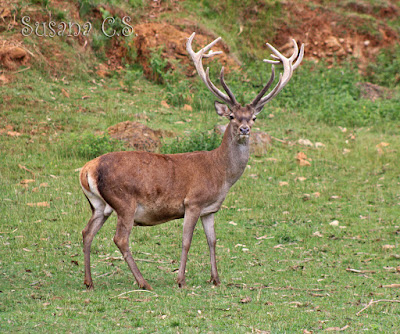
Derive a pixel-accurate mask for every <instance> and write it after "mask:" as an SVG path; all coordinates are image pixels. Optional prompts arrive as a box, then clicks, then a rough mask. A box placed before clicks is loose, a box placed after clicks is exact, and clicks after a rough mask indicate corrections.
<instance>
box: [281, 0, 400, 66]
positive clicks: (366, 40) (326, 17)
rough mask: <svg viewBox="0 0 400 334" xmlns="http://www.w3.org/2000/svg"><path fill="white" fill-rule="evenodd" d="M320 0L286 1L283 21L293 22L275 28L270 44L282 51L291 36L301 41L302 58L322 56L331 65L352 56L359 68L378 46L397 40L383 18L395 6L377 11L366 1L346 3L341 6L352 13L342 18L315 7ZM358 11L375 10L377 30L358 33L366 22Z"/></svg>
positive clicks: (398, 12) (390, 15)
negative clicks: (284, 19) (303, 51)
mask: <svg viewBox="0 0 400 334" xmlns="http://www.w3.org/2000/svg"><path fill="white" fill-rule="evenodd" d="M320 2H321V1H317V0H316V1H304V2H302V3H300V2H297V1H290V2H287V3H286V4H285V11H286V12H287V19H286V20H287V22H293V23H294V24H286V23H283V24H282V25H281V26H280V27H279V28H278V31H277V33H276V37H275V40H274V43H275V44H276V45H277V46H278V47H281V49H282V48H283V51H285V49H286V50H289V49H291V48H292V46H291V43H289V39H290V38H294V39H295V40H297V41H299V42H302V43H304V44H305V50H306V53H305V57H306V58H308V59H313V60H315V61H319V60H322V59H323V60H325V61H326V62H327V63H328V64H329V63H330V64H332V63H333V62H334V61H335V60H337V61H341V60H345V59H347V58H348V57H354V58H355V59H357V60H358V63H359V67H360V69H361V70H364V69H365V68H366V66H367V65H368V63H369V62H371V59H374V58H375V56H376V55H377V54H378V52H379V50H380V49H381V48H384V47H388V46H391V45H394V44H395V43H397V42H398V40H399V36H398V35H397V33H396V32H395V31H394V30H393V29H392V28H390V27H389V26H388V25H387V24H385V22H384V21H383V19H387V18H393V16H396V15H400V9H399V7H397V6H395V5H390V6H388V7H382V8H380V9H379V10H378V9H377V8H375V7H373V6H372V5H370V4H368V3H363V2H357V3H355V2H354V3H349V4H348V5H347V6H348V8H345V9H346V10H352V11H353V13H352V14H348V16H347V17H343V15H340V14H338V13H337V12H335V11H334V10H333V9H329V8H324V7H321V6H317V5H320ZM311 5H314V8H312V7H313V6H311ZM358 13H360V14H365V13H368V14H369V15H372V14H373V13H375V14H373V16H374V17H376V18H377V20H376V22H377V23H376V27H377V30H376V31H373V32H368V31H365V32H361V31H360V30H361V29H360V27H362V26H363V25H365V24H366V22H367V19H366V18H364V17H363V16H361V15H358Z"/></svg>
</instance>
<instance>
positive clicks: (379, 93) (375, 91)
mask: <svg viewBox="0 0 400 334" xmlns="http://www.w3.org/2000/svg"><path fill="white" fill-rule="evenodd" d="M356 86H357V87H358V88H359V89H360V92H361V97H362V98H363V99H369V100H371V101H372V102H375V101H376V100H377V99H381V98H388V99H390V98H391V94H390V91H389V90H388V89H387V88H386V87H382V86H378V85H375V84H372V83H370V82H357V83H356Z"/></svg>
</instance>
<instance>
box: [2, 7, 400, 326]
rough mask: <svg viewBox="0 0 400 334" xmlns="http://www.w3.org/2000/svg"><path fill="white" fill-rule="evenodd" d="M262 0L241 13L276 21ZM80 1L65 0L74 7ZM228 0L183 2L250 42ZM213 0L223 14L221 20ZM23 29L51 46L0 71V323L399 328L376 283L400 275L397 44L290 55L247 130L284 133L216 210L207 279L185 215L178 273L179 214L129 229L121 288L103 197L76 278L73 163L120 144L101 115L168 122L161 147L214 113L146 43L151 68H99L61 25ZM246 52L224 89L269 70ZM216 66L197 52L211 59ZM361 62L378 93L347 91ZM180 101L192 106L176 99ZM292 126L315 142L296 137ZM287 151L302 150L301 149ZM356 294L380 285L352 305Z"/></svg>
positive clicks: (201, 139)
mask: <svg viewBox="0 0 400 334" xmlns="http://www.w3.org/2000/svg"><path fill="white" fill-rule="evenodd" d="M329 2H331V1H329ZM353 2H354V1H353ZM364 2H365V1H363V3H364ZM35 3H40V4H45V3H47V2H46V1H35ZM113 3H114V4H116V5H118V4H119V2H118V1H117V0H115V1H113ZM260 3H262V4H263V5H264V6H269V7H270V8H272V12H271V13H269V12H268V13H255V14H254V19H256V18H259V17H262V18H265V17H264V16H263V15H267V16H270V18H269V19H268V20H267V18H265V19H266V20H267V24H271V25H272V24H274V19H273V17H274V15H275V16H279V15H280V14H281V11H282V9H281V2H280V1H264V2H260ZM324 3H328V1H325V2H324ZM381 3H384V2H383V1H379V4H381ZM385 3H386V2H385ZM50 4H51V3H49V5H50ZM96 4H97V2H96V1H81V2H80V6H81V7H80V8H81V11H82V10H84V8H86V7H84V6H88V7H87V8H92V7H90V6H95V5H96ZM235 4H236V3H234V2H233V1H219V2H212V1H201V2H199V3H198V4H197V5H196V2H195V1H185V2H184V3H183V5H182V6H183V9H182V11H183V13H185V12H184V11H189V10H190V12H191V13H195V14H196V15H197V16H198V20H199V22H201V23H203V24H205V23H207V24H208V23H210V26H211V27H214V28H215V31H216V33H221V34H222V35H223V36H224V38H225V36H228V37H229V38H228V39H227V42H228V44H229V45H233V48H235V49H237V50H240V49H241V47H242V45H243V52H246V51H244V50H248V49H247V48H249V46H250V45H251V44H253V43H257V44H258V43H259V41H258V38H260V37H259V36H256V34H257V31H258V30H259V29H261V26H259V25H258V24H259V23H258V21H257V22H256V25H255V26H254V27H255V28H254V29H255V30H254V35H253V31H251V30H250V27H251V26H252V23H251V22H248V23H247V22H242V23H243V24H244V28H243V32H242V33H241V34H239V35H238V31H237V30H235V29H236V27H237V26H236V25H235V24H234V22H233V18H234V16H235V15H237V12H240V11H243V10H244V8H249V10H250V9H251V8H254V7H252V6H253V5H254V4H255V1H250V0H249V1H244V2H243V3H241V4H239V5H238V6H236V5H235ZM128 5H131V6H133V7H135V8H140V10H145V9H144V8H145V5H144V4H143V2H142V1H137V0H135V1H129V3H128V2H124V3H123V4H121V6H128ZM89 10H90V9H85V11H86V13H89ZM186 13H187V12H186ZM224 13H227V14H229V15H227V20H226V21H224V22H222V23H221V24H219V22H220V21H219V20H220V18H221V16H222V15H223V14H224ZM195 14H192V15H195ZM60 15H61V14H60ZM66 15H67V14H66ZM163 15H168V12H167V13H164V14H163ZM171 15H172V14H171ZM176 15H178V14H176ZM179 15H182V13H181V14H179ZM67 16H68V15H67ZM278 19H279V18H278ZM253 23H254V22H253ZM293 24H295V23H293ZM217 26H218V27H217ZM229 27H230V28H229ZM7 33H10V32H7ZM92 36H93V39H95V38H96V37H95V35H92ZM247 37H248V39H247ZM256 40H257V41H256ZM255 41H256V42H255ZM39 42H42V43H44V46H45V47H46V48H47V50H48V51H47V53H45V54H44V55H45V56H46V57H47V56H48V55H52V56H53V57H54V59H51V61H49V62H48V63H46V61H45V60H43V59H42V58H41V57H40V59H39V57H38V59H36V62H34V63H33V65H32V67H31V68H30V69H28V70H25V71H22V72H19V73H13V76H14V81H13V82H11V83H9V84H7V85H4V86H1V94H0V105H1V112H0V149H1V154H0V194H1V196H0V254H1V258H0V273H1V280H0V296H1V298H0V332H2V333H3V332H4V333H7V332H11V333H12V332H28V333H29V332H43V333H46V332H57V333H59V332H60V333H63V332H73V333H81V332H83V333H93V332H96V333H97V332H99V333H100V332H107V333H108V332H121V333H128V332H139V333H154V332H157V331H158V332H161V333H178V332H179V333H191V332H201V333H204V332H211V333H223V332H229V333H263V331H264V332H268V331H270V332H271V333H302V332H305V333H306V332H311V331H312V332H314V333H319V332H324V331H325V330H327V329H329V328H331V330H332V328H335V327H337V328H339V329H340V328H342V329H343V328H345V333H360V332H364V331H367V332H373V333H396V332H398V331H399V327H398V326H399V325H398V324H399V317H400V303H395V302H393V303H392V302H388V301H387V300H394V301H398V300H400V299H399V290H398V288H391V286H392V284H399V283H400V278H399V265H400V263H399V261H400V260H399V258H400V245H399V235H400V227H399V226H400V222H399V212H400V169H399V164H398V152H400V135H399V125H400V110H399V103H400V92H399V87H398V73H399V60H398V55H399V52H398V51H399V50H398V47H397V48H396V50H397V51H396V52H395V51H393V50H383V51H382V53H381V55H380V56H379V57H378V59H377V61H376V62H374V63H371V64H370V65H369V69H370V70H369V71H368V76H367V77H363V76H361V75H360V74H359V73H358V70H357V68H355V67H353V66H351V65H348V66H343V65H342V66H339V64H335V65H334V66H332V67H331V68H329V69H328V68H327V65H326V64H323V63H319V64H315V63H311V62H307V61H305V62H304V64H302V65H301V66H300V67H299V68H298V69H297V70H296V72H295V73H294V75H293V78H292V80H291V82H290V83H289V84H288V86H287V87H285V89H284V90H283V91H282V92H281V93H280V95H279V96H277V97H276V99H275V100H274V101H272V102H271V103H270V104H268V105H267V106H266V107H265V109H264V110H263V112H262V113H261V114H260V115H259V117H258V118H257V121H256V123H255V125H254V127H255V128H256V130H257V131H265V132H268V133H269V134H271V136H273V137H275V138H278V139H281V140H282V141H283V142H281V141H274V142H273V145H272V148H271V150H270V151H269V154H268V156H261V157H259V156H257V157H256V156H252V157H251V158H250V161H249V166H248V168H247V169H246V171H245V172H244V175H243V176H242V178H241V179H240V180H239V181H238V183H237V184H236V185H235V186H234V187H233V188H232V189H231V192H230V193H229V195H228V197H227V199H226V201H225V203H224V206H223V208H222V209H221V210H220V212H219V213H218V214H217V215H216V233H217V238H218V246H217V247H218V248H217V261H218V268H219V272H220V276H221V280H222V284H221V286H220V287H218V288H214V287H212V286H211V285H210V284H209V283H207V279H208V278H209V255H208V247H207V243H206V239H205V236H204V232H203V230H202V227H201V224H199V226H198V227H197V228H196V230H195V235H194V238H193V243H192V247H191V250H190V254H189V261H188V265H187V271H188V272H187V276H186V279H187V283H188V288H187V289H185V290H180V289H178V287H177V284H176V283H175V279H176V275H177V273H176V269H177V268H178V266H179V263H178V261H179V256H180V251H181V249H180V244H181V231H182V221H180V220H177V221H173V222H169V223H166V224H162V225H159V226H155V227H152V228H141V227H138V228H134V230H133V231H132V234H131V248H132V253H133V256H134V258H135V259H137V261H138V266H139V267H140V269H141V271H142V273H143V274H144V276H145V278H146V279H147V280H148V282H149V283H150V284H151V285H152V286H153V288H154V291H152V292H148V291H140V290H137V287H136V283H135V281H134V278H133V276H132V274H131V273H130V271H129V269H128V267H127V265H126V263H125V262H124V261H123V259H122V257H121V254H120V253H119V251H118V249H117V248H116V246H115V245H114V243H113V241H112V238H113V235H114V232H115V225H116V217H115V215H113V216H112V217H111V218H110V219H109V220H108V221H107V222H106V224H105V225H104V227H103V229H102V230H101V231H100V232H99V233H98V235H97V237H96V238H95V240H94V242H93V246H92V265H93V269H92V273H93V280H94V284H95V290H94V291H90V292H89V291H86V289H85V288H84V286H83V271H84V270H83V254H82V245H81V230H82V229H83V228H84V226H85V225H86V223H87V220H88V219H89V217H90V207H89V205H88V203H87V201H86V200H85V198H84V195H83V194H82V192H81V190H80V186H79V181H78V174H79V173H78V170H79V168H80V167H82V166H83V165H84V164H85V163H86V162H87V161H88V160H89V159H91V158H93V157H95V156H97V155H99V154H102V153H105V152H108V151H112V150H122V149H123V147H122V145H121V144H120V143H118V142H116V141H114V140H111V139H110V138H109V137H108V136H107V135H104V134H102V133H105V131H106V129H107V128H108V127H109V126H111V125H114V124H116V123H118V122H122V121H126V120H136V119H140V121H141V122H145V123H146V124H147V125H148V126H150V127H152V128H155V129H164V130H167V131H172V132H173V133H174V134H175V136H174V137H173V138H168V139H166V140H165V143H164V146H163V148H162V150H163V152H165V153H174V152H182V151H193V150H201V149H212V148H214V147H216V145H218V143H219V141H220V138H219V137H218V136H217V135H216V134H215V133H214V132H212V130H213V128H214V126H215V125H216V124H225V123H226V122H227V121H226V120H225V119H219V118H218V116H217V115H216V113H215V112H214V107H213V101H214V98H213V96H212V94H211V93H209V92H208V91H207V90H206V89H205V88H204V85H203V83H201V81H200V80H199V79H198V77H193V78H187V77H185V76H184V75H183V72H182V71H181V72H180V71H174V72H170V71H169V68H168V64H166V63H163V61H164V60H163V59H162V57H161V55H160V53H159V52H157V51H155V52H154V53H153V55H152V66H153V67H154V68H153V69H155V70H156V72H157V73H158V74H159V76H160V78H162V80H159V81H158V80H148V79H145V78H144V76H143V68H141V66H140V65H138V64H129V65H126V67H124V68H123V69H122V70H120V71H115V72H112V73H111V75H110V76H106V77H100V76H99V75H97V74H96V66H97V65H98V63H99V62H100V61H101V59H102V58H101V57H102V56H101V55H97V54H96V55H93V54H92V53H90V52H88V53H87V54H85V55H84V56H79V57H80V58H78V56H77V53H76V47H77V42H76V41H72V42H69V43H67V41H66V39H61V38H60V39H53V40H50V39H46V40H40V39H38V38H34V37H33V36H32V37H29V38H26V43H27V45H28V46H29V47H32V48H33V47H34V46H35V45H37V43H39ZM92 42H93V44H92V45H95V40H93V41H92ZM231 42H232V43H231ZM29 43H30V44H29ZM104 45H105V44H102V43H99V46H100V48H101V47H102V46H104ZM49 50H50V51H49ZM103 50H104V49H103ZM61 51H62V52H61ZM56 53H60V54H62V60H63V61H62V62H61V63H57V62H56V61H55V59H56V57H57V56H56V55H55V54H56ZM103 55H104V52H103ZM97 57H100V58H97ZM262 57H263V56H261V57H258V56H257V59H262ZM134 58H135V56H134ZM253 58H255V56H254V55H253V54H249V55H248V56H243V58H241V59H242V60H243V61H245V65H246V66H245V68H244V69H243V70H242V72H238V73H233V72H231V73H229V74H227V75H226V80H227V82H228V83H229V85H230V87H232V89H233V91H234V92H235V93H236V94H237V97H238V99H239V100H240V101H246V102H248V101H250V100H251V99H252V98H254V96H255V95H256V93H257V92H258V91H259V90H260V89H261V88H262V86H263V84H265V81H266V80H267V79H266V78H267V76H268V75H269V73H270V72H269V71H270V69H269V67H267V66H265V65H263V64H262V62H261V61H257V62H256V61H252V60H251V59H253ZM77 59H79V62H78V61H77ZM174 66H179V64H174ZM67 69H68V71H67ZM277 69H278V68H277ZM218 71H219V66H215V65H214V66H211V77H212V78H217V76H218ZM16 72H17V71H16ZM368 80H372V81H373V82H374V83H376V84H380V85H383V86H386V87H387V89H388V90H389V92H390V95H391V96H390V97H391V98H390V99H385V98H379V99H377V100H376V101H375V102H372V101H370V100H369V99H366V98H363V97H362V95H361V92H360V87H359V86H357V83H358V82H366V81H368ZM156 81H158V83H156ZM215 82H217V80H215ZM162 101H167V102H168V104H169V106H170V107H169V108H166V107H163V104H162ZM184 104H190V105H191V106H192V108H193V110H192V111H187V110H184V108H183V106H184ZM299 139H309V140H310V141H311V142H312V143H314V145H313V146H303V145H301V144H300V143H299ZM317 142H319V143H322V144H323V145H315V144H316V143H317ZM298 152H303V153H305V154H306V155H307V161H309V162H310V164H311V165H310V166H308V167H307V166H306V167H302V166H299V164H298V163H297V162H296V158H295V157H296V155H297V154H298ZM371 299H373V300H375V301H378V300H380V301H382V302H379V303H376V304H373V305H371V306H370V307H368V308H367V309H365V310H364V311H363V312H362V313H360V314H357V312H359V311H360V310H362V309H363V308H364V307H365V306H366V305H367V304H368V302H369V301H370V300H371ZM346 326H347V327H346Z"/></svg>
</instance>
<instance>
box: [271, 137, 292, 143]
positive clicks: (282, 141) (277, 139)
mask: <svg viewBox="0 0 400 334" xmlns="http://www.w3.org/2000/svg"><path fill="white" fill-rule="evenodd" d="M271 139H273V140H276V141H279V142H280V143H282V144H286V145H287V144H288V142H287V141H286V140H282V139H279V138H275V137H272V136H271Z"/></svg>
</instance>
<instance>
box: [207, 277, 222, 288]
mask: <svg viewBox="0 0 400 334" xmlns="http://www.w3.org/2000/svg"><path fill="white" fill-rule="evenodd" d="M208 283H212V284H214V285H215V286H220V285H221V282H220V280H219V278H215V279H214V278H212V277H211V278H210V280H209V281H208Z"/></svg>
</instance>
